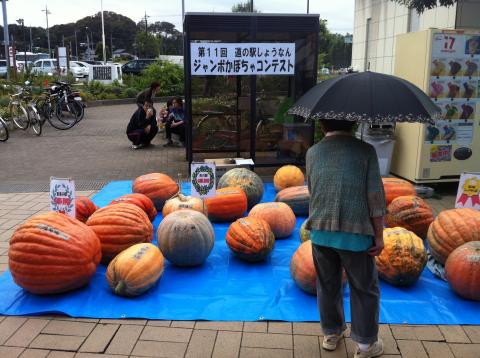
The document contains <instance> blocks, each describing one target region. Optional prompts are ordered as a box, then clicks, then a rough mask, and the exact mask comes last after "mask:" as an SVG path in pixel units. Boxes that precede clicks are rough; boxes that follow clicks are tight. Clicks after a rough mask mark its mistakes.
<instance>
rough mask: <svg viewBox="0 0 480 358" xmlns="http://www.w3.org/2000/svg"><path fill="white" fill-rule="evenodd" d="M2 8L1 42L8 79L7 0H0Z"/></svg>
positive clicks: (8, 77)
mask: <svg viewBox="0 0 480 358" xmlns="http://www.w3.org/2000/svg"><path fill="white" fill-rule="evenodd" d="M2 10H3V43H4V44H5V60H6V61H7V80H9V79H10V53H9V51H8V48H9V42H8V39H9V36H8V20H7V0H2Z"/></svg>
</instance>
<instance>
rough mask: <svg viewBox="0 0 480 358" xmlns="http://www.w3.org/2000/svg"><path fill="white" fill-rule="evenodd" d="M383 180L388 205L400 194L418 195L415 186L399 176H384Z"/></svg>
mask: <svg viewBox="0 0 480 358" xmlns="http://www.w3.org/2000/svg"><path fill="white" fill-rule="evenodd" d="M382 181H383V189H384V191H385V199H386V201H387V205H389V204H390V203H391V202H392V201H393V199H395V198H398V197H399V196H407V195H412V196H415V195H416V191H415V187H414V186H413V185H412V184H411V183H410V182H408V181H406V180H403V179H398V178H382Z"/></svg>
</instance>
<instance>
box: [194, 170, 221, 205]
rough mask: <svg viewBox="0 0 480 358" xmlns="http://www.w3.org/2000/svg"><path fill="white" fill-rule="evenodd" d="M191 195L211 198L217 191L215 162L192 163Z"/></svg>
mask: <svg viewBox="0 0 480 358" xmlns="http://www.w3.org/2000/svg"><path fill="white" fill-rule="evenodd" d="M190 168H191V170H190V172H191V173H192V174H191V178H190V182H191V184H192V192H191V195H192V196H193V197H196V198H211V197H214V196H215V193H216V191H215V190H216V187H217V185H216V178H215V163H192V166H191V167H190Z"/></svg>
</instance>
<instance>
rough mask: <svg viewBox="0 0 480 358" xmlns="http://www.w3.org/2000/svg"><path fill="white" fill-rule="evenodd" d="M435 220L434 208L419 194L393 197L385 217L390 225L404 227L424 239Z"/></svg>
mask: <svg viewBox="0 0 480 358" xmlns="http://www.w3.org/2000/svg"><path fill="white" fill-rule="evenodd" d="M433 220H434V218H433V210H432V208H431V207H430V206H429V205H428V204H427V203H425V201H424V200H423V199H422V198H419V197H418V196H399V197H397V198H395V199H393V201H392V202H391V203H390V205H389V206H388V211H387V215H386V217H385V223H386V224H387V226H388V227H395V226H400V227H403V228H405V229H407V230H410V231H413V232H414V233H415V234H417V235H418V236H420V237H421V238H422V239H423V238H425V237H426V235H427V231H428V227H429V226H430V224H431V223H432V221H433Z"/></svg>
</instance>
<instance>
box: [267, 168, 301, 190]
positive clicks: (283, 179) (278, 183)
mask: <svg viewBox="0 0 480 358" xmlns="http://www.w3.org/2000/svg"><path fill="white" fill-rule="evenodd" d="M304 183H305V176H304V175H303V172H302V170H301V169H300V168H298V167H296V166H295V165H284V166H283V167H281V168H280V169H278V170H277V171H276V172H275V175H274V176H273V185H274V186H275V190H276V191H280V190H283V189H285V188H289V187H291V186H301V185H303V184H304Z"/></svg>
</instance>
